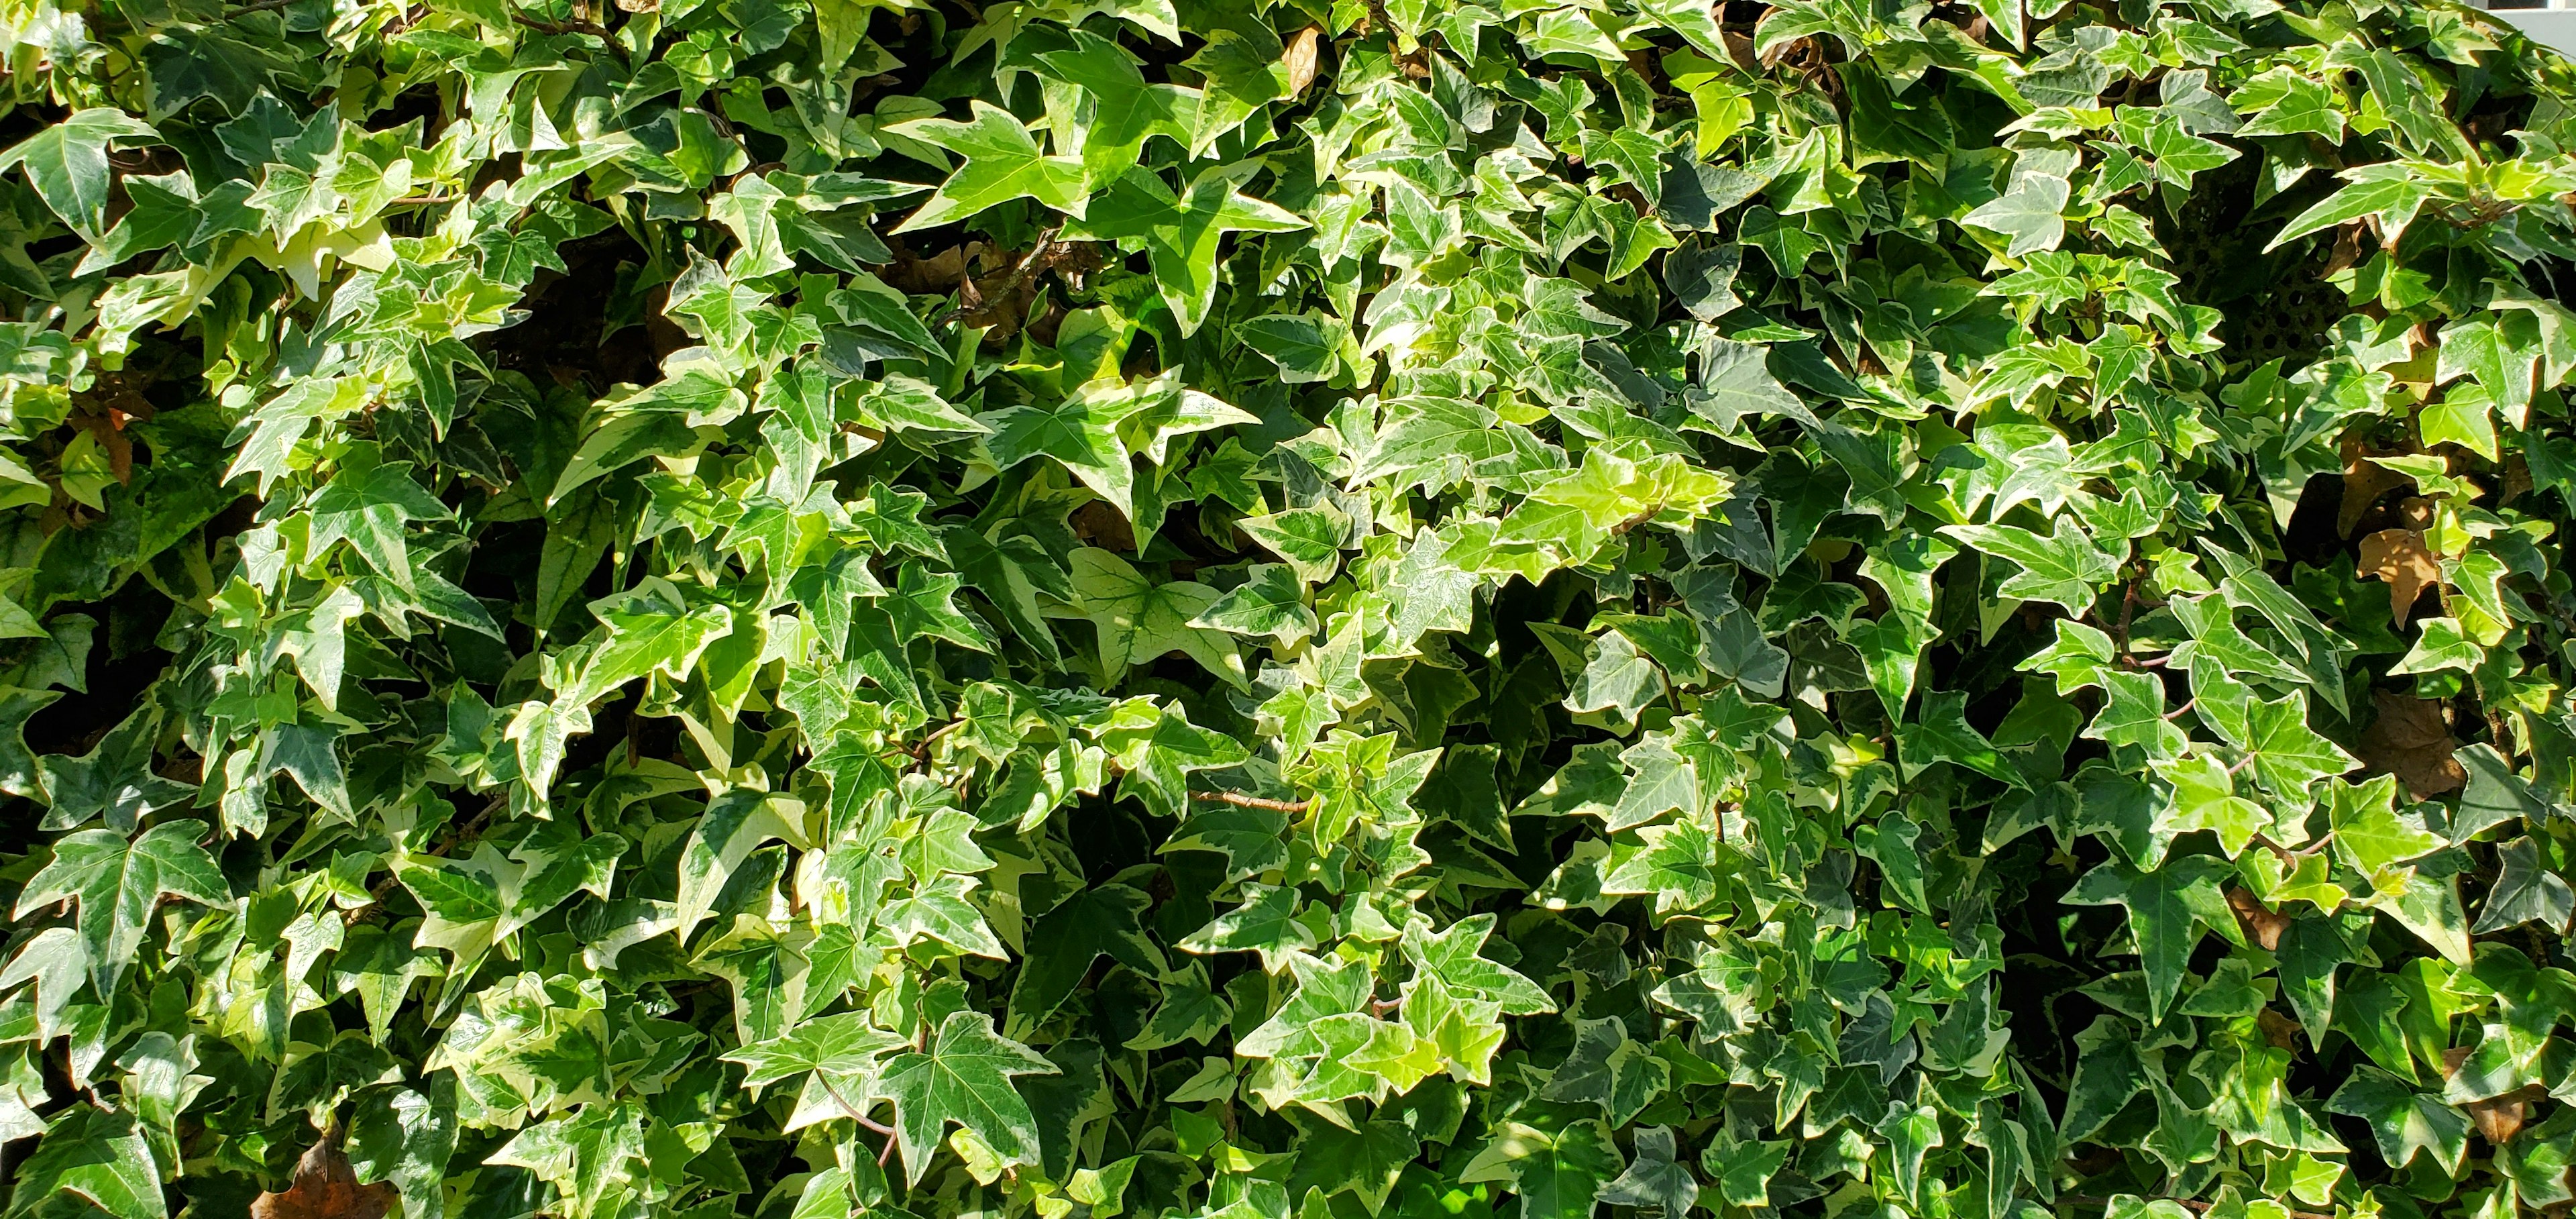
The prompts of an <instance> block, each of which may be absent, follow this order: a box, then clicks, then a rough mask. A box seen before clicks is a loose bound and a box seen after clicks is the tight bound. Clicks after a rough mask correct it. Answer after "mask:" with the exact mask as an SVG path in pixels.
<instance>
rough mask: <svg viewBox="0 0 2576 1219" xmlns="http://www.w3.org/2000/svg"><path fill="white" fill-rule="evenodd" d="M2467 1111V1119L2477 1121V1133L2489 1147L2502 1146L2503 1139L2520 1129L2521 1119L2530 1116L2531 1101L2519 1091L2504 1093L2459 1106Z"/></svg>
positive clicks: (2508, 1137)
mask: <svg viewBox="0 0 2576 1219" xmlns="http://www.w3.org/2000/svg"><path fill="white" fill-rule="evenodd" d="M2460 1107H2461V1108H2463V1109H2466V1110H2468V1111H2469V1120H2470V1121H2472V1122H2475V1123H2477V1126H2478V1133H2479V1134H2480V1135H2483V1136H2485V1138H2486V1141H2487V1145H2488V1146H2490V1147H2502V1146H2504V1144H2505V1141H2506V1140H2508V1139H2511V1138H2512V1137H2513V1136H2514V1132H2515V1131H2518V1130H2520V1129H2522V1119H2524V1118H2526V1117H2529V1116H2531V1102H2530V1101H2529V1100H2528V1099H2526V1098H2525V1095H2524V1093H2523V1092H2521V1091H2514V1092H2508V1093H2505V1094H2504V1095H2502V1096H2499V1097H2495V1098H2494V1099H2492V1100H2476V1101H2470V1102H2469V1103H2467V1104H2465V1105H2462V1106H2460Z"/></svg>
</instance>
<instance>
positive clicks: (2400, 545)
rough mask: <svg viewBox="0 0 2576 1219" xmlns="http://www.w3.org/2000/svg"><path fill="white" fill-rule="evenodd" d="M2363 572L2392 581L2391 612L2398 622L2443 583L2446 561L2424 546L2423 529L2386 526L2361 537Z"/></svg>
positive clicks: (2389, 604) (2398, 623)
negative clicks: (2429, 590) (2426, 591)
mask: <svg viewBox="0 0 2576 1219" xmlns="http://www.w3.org/2000/svg"><path fill="white" fill-rule="evenodd" d="M2361 574H2362V575H2364V576H2377V577H2379V578H2380V579H2382V580H2386V581H2387V582H2388V612H2389V615H2390V616H2391V617H2394V618H2395V619H2397V625H2399V626H2404V625H2406V616H2407V615H2408V614H2409V613H2410V612H2412V611H2413V609H2414V607H2415V598H2416V597H2417V596H2419V595H2421V594H2422V593H2423V591H2424V589H2425V588H2426V587H2428V586H2438V585H2439V584H2440V583H2441V582H2442V564H2441V562H2440V561H2439V560H2437V559H2435V558H2434V557H2433V552H2432V551H2431V550H2430V549H2428V548H2427V547H2426V546H2425V545H2424V531H2423V530H2420V529H2382V530H2380V531H2379V532H2377V533H2374V534H2372V535H2370V536H2369V537H2366V538H2363V539H2362V540H2361Z"/></svg>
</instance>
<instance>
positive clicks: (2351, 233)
mask: <svg viewBox="0 0 2576 1219" xmlns="http://www.w3.org/2000/svg"><path fill="white" fill-rule="evenodd" d="M2360 262H2361V222H2360V221H2358V220H2355V221H2353V222H2351V223H2349V224H2346V225H2344V226H2343V228H2342V229H2341V230H2340V231H2338V232H2337V233H2336V234H2335V243H2334V252H2333V253H2331V254H2328V255H2327V256H2326V265H2325V267H2324V269H2322V270H2320V271H2318V272H2317V278H2319V279H2324V278H2326V277H2327V276H2330V275H2335V274H2339V273H2341V272H2343V271H2345V270H2348V269H2350V268H2351V267H2353V266H2356V265H2358V264H2359V263H2360Z"/></svg>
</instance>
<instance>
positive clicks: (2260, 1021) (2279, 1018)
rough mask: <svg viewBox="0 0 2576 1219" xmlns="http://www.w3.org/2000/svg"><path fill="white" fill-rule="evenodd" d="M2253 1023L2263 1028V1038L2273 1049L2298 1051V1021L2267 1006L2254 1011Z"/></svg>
mask: <svg viewBox="0 0 2576 1219" xmlns="http://www.w3.org/2000/svg"><path fill="white" fill-rule="evenodd" d="M2254 1025H2255V1027H2256V1028H2259V1029H2261V1030H2263V1040H2265V1041H2268V1042H2271V1043H2272V1048H2273V1049H2276V1050H2289V1051H2291V1052H2293V1053H2296V1052H2297V1051H2298V1048H2299V1022H2298V1021H2296V1020H2292V1019H2290V1018H2289V1017H2287V1016H2284V1015H2282V1014H2281V1013H2279V1012H2276V1011H2273V1010H2272V1009H2271V1008H2268V1007H2267V1008H2264V1009H2263V1010H2261V1011H2259V1012H2256V1013H2254Z"/></svg>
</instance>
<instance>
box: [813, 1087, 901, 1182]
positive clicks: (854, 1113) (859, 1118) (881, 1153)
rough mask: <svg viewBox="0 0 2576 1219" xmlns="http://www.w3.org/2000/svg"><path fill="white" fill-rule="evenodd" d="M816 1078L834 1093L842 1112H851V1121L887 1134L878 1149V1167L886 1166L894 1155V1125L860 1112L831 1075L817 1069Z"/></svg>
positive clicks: (834, 1100) (833, 1097)
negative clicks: (833, 1080)
mask: <svg viewBox="0 0 2576 1219" xmlns="http://www.w3.org/2000/svg"><path fill="white" fill-rule="evenodd" d="M814 1078H815V1079H818V1080H820V1081H822V1084H823V1090H824V1091H826V1092H829V1093H831V1094H832V1103H833V1104H836V1105H839V1106H840V1107H841V1112H843V1113H846V1114H849V1115H850V1120H851V1121H854V1122H857V1123H858V1124H859V1125H861V1126H864V1127H866V1128H868V1129H869V1130H873V1131H875V1132H876V1133H878V1134H881V1135H884V1136H885V1146H883V1147H881V1148H878V1149H877V1167H879V1168H883V1167H885V1165H886V1161H887V1160H889V1159H892V1158H893V1157H894V1127H892V1126H888V1125H886V1124H885V1123H883V1122H880V1121H878V1120H876V1119H875V1118H872V1117H869V1116H868V1115H867V1114H865V1113H862V1112H860V1111H859V1107H858V1106H856V1105H853V1104H851V1103H850V1098H849V1097H846V1096H843V1095H841V1089H840V1088H839V1087H837V1086H835V1085H834V1084H833V1083H832V1077H831V1076H829V1075H825V1074H824V1073H822V1072H821V1071H816V1072H815V1073H814Z"/></svg>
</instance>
